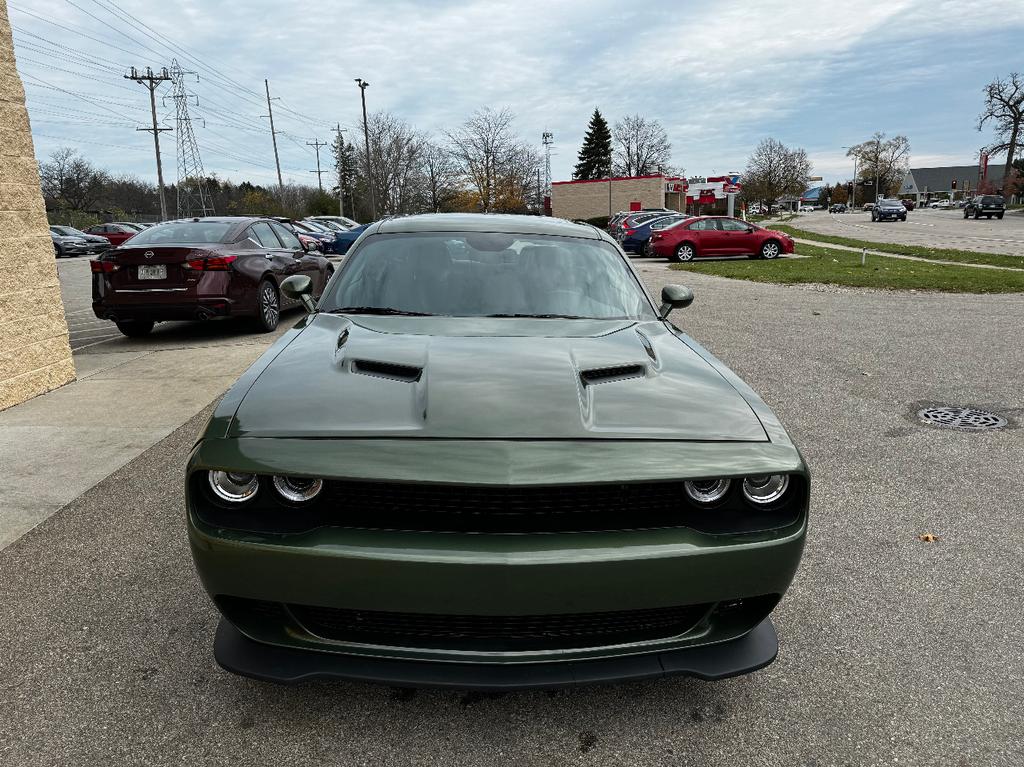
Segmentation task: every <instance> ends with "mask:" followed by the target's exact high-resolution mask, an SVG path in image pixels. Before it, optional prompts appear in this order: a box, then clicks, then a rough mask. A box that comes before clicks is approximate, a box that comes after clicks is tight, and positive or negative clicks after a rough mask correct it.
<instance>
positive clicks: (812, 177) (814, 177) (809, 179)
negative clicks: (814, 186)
mask: <svg viewBox="0 0 1024 767" xmlns="http://www.w3.org/2000/svg"><path fill="white" fill-rule="evenodd" d="M821 178H822V177H821V176H809V177H808V179H807V180H808V181H821Z"/></svg>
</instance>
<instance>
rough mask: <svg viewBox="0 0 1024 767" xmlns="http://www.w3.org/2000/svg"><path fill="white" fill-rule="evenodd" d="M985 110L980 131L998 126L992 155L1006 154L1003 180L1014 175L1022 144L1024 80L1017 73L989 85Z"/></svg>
mask: <svg viewBox="0 0 1024 767" xmlns="http://www.w3.org/2000/svg"><path fill="white" fill-rule="evenodd" d="M984 93H985V108H984V109H983V110H982V112H981V114H980V115H978V130H981V129H982V128H984V127H985V125H986V124H987V123H992V124H993V125H994V127H995V135H996V140H995V143H993V144H992V145H990V146H989V147H988V151H989V152H990V153H991V154H1000V153H1002V152H1006V167H1005V169H1004V170H1003V177H1004V178H1006V177H1008V176H1009V175H1010V171H1011V169H1012V168H1013V158H1014V156H1015V155H1016V152H1017V145H1018V143H1019V142H1020V141H1021V124H1022V123H1024V78H1022V77H1021V76H1020V75H1019V74H1018V73H1017V72H1011V73H1010V76H1009V77H1008V78H1007V79H1005V80H1002V79H1000V78H998V77H997V78H996V79H995V80H993V81H992V82H990V83H989V84H988V85H986V86H985V89H984Z"/></svg>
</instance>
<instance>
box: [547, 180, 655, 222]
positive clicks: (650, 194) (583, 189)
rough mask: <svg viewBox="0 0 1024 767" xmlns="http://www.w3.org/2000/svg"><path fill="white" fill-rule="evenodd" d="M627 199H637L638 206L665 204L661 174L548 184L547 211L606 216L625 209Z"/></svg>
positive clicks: (565, 215)
mask: <svg viewBox="0 0 1024 767" xmlns="http://www.w3.org/2000/svg"><path fill="white" fill-rule="evenodd" d="M609 186H610V187H611V199H610V200H609ZM631 202H640V207H641V208H663V207H665V177H664V176H640V177H637V178H616V179H602V180H600V181H567V182H558V183H554V184H552V185H551V214H552V215H553V216H557V217H558V218H567V219H570V220H572V219H577V218H579V219H584V218H597V217H598V216H608V215H609V211H610V212H611V213H616V212H618V211H620V210H629V204H630V203H631Z"/></svg>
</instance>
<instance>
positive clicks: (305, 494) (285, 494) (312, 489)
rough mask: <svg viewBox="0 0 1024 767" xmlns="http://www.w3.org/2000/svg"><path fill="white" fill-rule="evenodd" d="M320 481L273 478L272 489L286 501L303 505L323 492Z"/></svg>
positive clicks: (322, 484) (322, 483)
mask: <svg viewBox="0 0 1024 767" xmlns="http://www.w3.org/2000/svg"><path fill="white" fill-rule="evenodd" d="M323 487H324V481H323V480H322V479H311V478H309V477H274V489H275V490H277V492H278V493H279V494H280V495H281V497H282V498H284V499H285V500H286V501H291V502H292V503H305V502H306V501H312V500H313V499H314V498H316V497H317V496H318V495H319V494H320V491H321V490H323Z"/></svg>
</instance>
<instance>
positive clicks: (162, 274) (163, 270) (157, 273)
mask: <svg viewBox="0 0 1024 767" xmlns="http://www.w3.org/2000/svg"><path fill="white" fill-rule="evenodd" d="M139 279H140V280H166V279H167V266H166V265H165V264H154V265H153V266H140V267H139Z"/></svg>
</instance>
